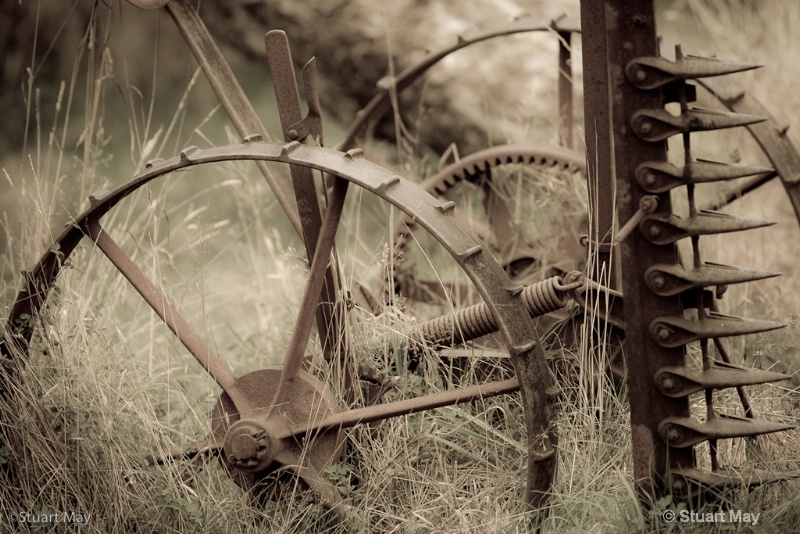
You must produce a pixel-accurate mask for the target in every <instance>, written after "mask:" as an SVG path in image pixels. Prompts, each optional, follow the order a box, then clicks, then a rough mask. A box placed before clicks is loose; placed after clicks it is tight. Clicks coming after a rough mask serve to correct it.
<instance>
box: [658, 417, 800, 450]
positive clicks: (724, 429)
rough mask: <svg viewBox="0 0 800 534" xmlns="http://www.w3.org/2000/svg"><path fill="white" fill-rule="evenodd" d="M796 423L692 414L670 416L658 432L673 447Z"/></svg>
mask: <svg viewBox="0 0 800 534" xmlns="http://www.w3.org/2000/svg"><path fill="white" fill-rule="evenodd" d="M791 428H792V425H785V424H782V423H771V422H769V421H758V420H753V419H746V418H741V417H732V416H729V415H727V416H726V415H718V416H717V417H714V418H713V419H709V420H707V421H705V422H700V421H697V420H696V419H692V418H691V417H668V418H667V419H664V420H663V421H661V423H659V425H658V433H659V434H660V435H661V439H663V440H664V441H666V442H667V443H669V445H670V447H677V448H684V447H691V446H693V445H696V444H698V443H700V442H701V441H709V440H713V439H726V438H737V437H751V436H758V435H759V434H769V433H772V432H781V431H782V430H789V429H791Z"/></svg>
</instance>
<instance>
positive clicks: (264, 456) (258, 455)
mask: <svg viewBox="0 0 800 534" xmlns="http://www.w3.org/2000/svg"><path fill="white" fill-rule="evenodd" d="M276 445H277V443H276V440H275V437H274V436H273V433H272V432H271V431H270V428H269V425H266V424H263V423H262V422H260V421H258V420H256V419H244V420H241V421H236V422H235V423H234V424H233V425H231V427H230V429H228V432H227V433H226V434H225V442H224V444H223V452H224V453H225V458H226V459H227V460H228V461H229V462H230V463H231V465H233V466H234V467H236V468H237V469H241V470H242V471H248V472H257V471H261V470H263V469H265V468H267V467H269V464H271V463H272V461H273V460H274V459H275V454H276V453H277V450H276Z"/></svg>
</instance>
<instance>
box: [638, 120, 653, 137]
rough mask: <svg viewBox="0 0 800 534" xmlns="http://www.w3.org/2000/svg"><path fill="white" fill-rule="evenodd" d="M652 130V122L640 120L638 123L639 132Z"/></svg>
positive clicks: (645, 132)
mask: <svg viewBox="0 0 800 534" xmlns="http://www.w3.org/2000/svg"><path fill="white" fill-rule="evenodd" d="M652 131H653V123H652V122H650V121H642V122H641V123H639V132H641V133H643V134H649V133H650V132H652Z"/></svg>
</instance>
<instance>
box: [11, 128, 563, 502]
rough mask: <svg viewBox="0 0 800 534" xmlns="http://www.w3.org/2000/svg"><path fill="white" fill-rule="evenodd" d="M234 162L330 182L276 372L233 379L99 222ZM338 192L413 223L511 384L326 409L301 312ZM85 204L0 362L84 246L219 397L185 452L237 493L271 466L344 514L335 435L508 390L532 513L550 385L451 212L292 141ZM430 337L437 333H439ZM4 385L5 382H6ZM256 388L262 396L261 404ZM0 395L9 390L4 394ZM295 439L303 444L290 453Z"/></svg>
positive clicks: (542, 497) (524, 329)
mask: <svg viewBox="0 0 800 534" xmlns="http://www.w3.org/2000/svg"><path fill="white" fill-rule="evenodd" d="M234 160H259V161H272V162H279V163H286V164H291V165H296V166H304V167H308V168H313V169H316V170H318V171H321V172H324V173H329V174H331V175H333V176H335V177H337V178H336V179H335V180H334V181H333V186H332V188H331V190H330V191H329V201H328V208H327V210H326V213H325V217H324V219H325V220H324V223H323V226H322V228H321V229H320V236H321V237H320V239H319V242H318V248H317V253H316V254H315V256H314V258H313V259H312V261H311V267H310V274H309V277H308V279H309V282H308V284H307V286H306V288H305V294H304V297H303V301H302V304H301V307H300V311H299V313H298V320H297V323H296V325H295V330H294V332H293V334H292V339H291V341H290V344H289V348H288V350H287V355H286V356H285V359H284V362H283V365H282V367H281V368H279V369H263V370H259V371H254V372H251V373H248V374H245V375H243V376H241V377H236V376H235V375H234V374H233V372H232V371H231V369H230V367H229V366H228V365H227V364H226V362H225V361H224V360H223V358H222V357H221V356H220V355H218V354H217V353H216V352H215V351H214V350H213V349H212V348H211V347H210V346H209V345H207V344H206V342H205V341H204V340H203V339H202V337H201V336H199V335H198V334H197V333H196V332H195V331H194V330H193V328H192V327H191V326H190V325H189V323H188V322H187V321H186V320H185V319H183V317H182V316H181V314H180V313H179V312H178V310H177V308H175V306H173V305H172V304H171V303H170V302H169V301H168V299H167V298H166V296H165V295H164V294H163V293H162V292H161V291H160V290H158V289H157V288H156V287H155V286H154V285H153V284H152V282H150V281H149V280H148V279H147V277H146V276H145V275H144V274H143V273H142V271H141V270H140V269H139V268H138V267H137V266H136V264H135V263H134V262H133V261H132V260H131V259H130V258H129V257H128V256H127V254H126V253H125V252H124V251H123V250H122V249H121V248H120V247H119V246H118V245H117V244H116V243H115V242H114V241H113V239H112V238H111V237H110V235H109V234H108V233H106V231H105V230H104V229H103V228H102V227H101V224H100V220H101V218H103V217H104V216H105V215H106V214H107V213H109V212H110V211H112V208H114V207H115V206H116V205H117V204H118V203H119V202H120V201H121V200H122V199H124V198H125V197H127V196H129V195H130V194H132V193H133V192H134V191H136V190H137V189H139V188H141V187H142V186H144V185H145V184H147V183H149V182H151V181H153V180H155V179H156V178H160V177H162V176H165V175H167V174H169V173H172V172H173V171H177V170H181V169H185V168H187V167H191V166H194V165H199V164H206V163H213V162H223V161H234ZM184 174H185V173H180V174H173V175H171V176H173V177H175V176H181V175H184ZM350 183H353V184H356V185H357V186H359V187H361V188H364V189H366V190H368V191H370V192H372V193H374V194H375V195H377V196H378V197H381V198H382V199H384V200H386V201H388V202H389V203H391V204H393V205H394V206H396V207H397V208H398V209H400V210H402V211H404V212H405V213H407V214H409V215H411V216H413V217H415V219H416V221H417V222H418V224H419V225H420V226H422V227H423V228H425V229H427V230H428V231H429V232H430V233H431V234H432V235H433V236H434V237H435V238H436V239H437V240H438V241H439V242H440V243H441V244H442V246H443V247H444V248H445V249H446V250H447V252H448V253H449V254H451V255H452V256H453V258H454V259H455V260H456V261H457V262H458V264H459V265H460V266H461V267H462V269H463V270H464V272H465V273H466V274H467V275H468V276H469V277H470V279H471V280H472V282H473V283H474V285H475V287H476V289H477V291H478V292H479V293H480V294H481V296H482V297H483V299H484V301H485V306H486V307H485V311H484V312H483V313H484V314H485V315H486V317H487V319H488V320H490V322H491V321H492V320H493V321H494V327H495V328H497V329H498V330H499V332H500V335H501V337H502V338H503V340H504V342H505V345H506V349H507V351H508V353H509V354H510V357H511V360H512V362H513V364H514V369H515V372H516V378H512V379H508V380H503V381H497V382H491V383H485V384H476V385H471V386H466V387H464V388H459V389H455V390H447V391H444V392H441V393H437V394H433V395H428V396H422V397H418V398H414V399H409V400H404V401H396V402H390V403H386V404H380V405H376V406H368V407H365V408H360V409H354V410H348V409H344V408H343V407H341V406H338V405H337V403H336V402H335V400H334V399H335V398H334V397H332V396H331V394H330V391H329V389H328V387H327V386H326V385H325V384H323V383H322V382H320V381H319V380H318V379H317V378H315V377H313V376H311V375H309V374H308V373H306V372H305V371H303V369H302V366H303V361H304V358H305V355H306V354H305V351H306V344H307V341H308V339H309V335H310V331H311V328H312V324H313V313H307V312H308V311H309V310H313V308H314V306H315V305H316V303H317V302H318V299H319V294H320V293H319V292H320V285H321V283H322V282H321V279H322V276H321V274H320V273H321V270H322V269H324V268H325V266H326V265H327V263H328V261H327V259H328V258H330V254H331V250H332V248H333V246H334V236H335V234H336V229H337V227H338V226H339V218H340V216H341V210H342V206H343V204H344V200H345V196H346V192H347V189H348V185H349V184H350ZM90 200H91V206H90V207H89V208H88V209H87V210H85V211H84V212H83V213H82V214H80V215H79V216H77V217H75V219H74V220H73V221H72V223H70V224H69V225H68V227H67V228H66V229H65V230H64V232H63V233H62V234H61V235H60V236H59V237H58V238H57V239H56V240H55V242H54V244H53V246H51V247H49V249H48V251H47V252H45V253H44V255H43V256H42V257H41V259H40V260H39V261H38V262H37V264H36V265H35V266H34V267H33V268H32V269H31V270H30V271H26V272H25V273H24V280H23V287H22V289H21V291H20V292H19V294H18V296H17V298H16V301H15V302H14V305H13V307H12V311H11V313H10V315H9V318H8V321H7V323H6V329H5V339H4V342H3V344H2V350H3V353H4V355H6V356H7V357H10V358H16V359H17V362H18V364H19V365H24V360H25V358H26V354H27V351H28V348H29V345H30V342H31V338H32V335H33V330H34V328H35V326H34V325H35V323H36V321H35V317H36V316H37V314H38V313H39V312H40V311H41V310H42V308H43V306H44V304H45V302H46V299H47V295H48V293H50V290H51V289H52V287H53V284H54V282H55V281H56V278H57V277H58V275H59V272H60V271H61V270H62V267H63V266H64V264H65V262H67V261H68V260H69V258H70V255H71V254H72V253H73V251H74V250H75V249H76V247H77V246H78V244H79V243H80V242H81V241H82V240H84V239H89V240H91V241H92V242H93V243H94V245H95V246H96V248H97V249H99V250H100V251H102V252H103V253H104V254H105V255H106V256H107V257H108V259H109V260H110V261H111V263H112V264H113V265H114V267H115V268H116V269H117V270H118V271H119V272H120V273H121V274H122V275H123V276H124V277H125V278H127V279H128V281H129V282H130V283H131V284H132V285H133V286H134V288H135V289H136V290H137V291H138V292H139V294H140V295H141V296H142V297H143V299H144V300H145V301H146V302H147V304H148V305H149V306H150V307H151V308H152V309H153V310H154V311H155V312H156V314H157V315H158V316H159V317H160V318H161V320H162V321H163V322H164V323H165V325H166V326H167V327H168V328H169V329H170V330H171V331H172V332H173V333H174V334H175V335H176V337H177V338H178V340H179V341H180V342H181V343H182V344H183V345H184V346H185V347H186V348H187V349H188V350H189V352H190V353H191V354H192V355H193V356H194V357H195V359H196V360H197V361H198V362H199V363H200V364H201V366H202V367H203V368H204V369H205V371H206V372H207V373H208V374H209V375H210V376H211V377H212V378H213V379H214V380H215V381H216V382H217V384H218V385H219V386H220V388H221V389H222V391H223V395H222V397H221V398H220V401H219V403H218V405H217V408H216V409H215V412H214V415H213V416H212V419H213V421H214V423H213V426H214V434H213V436H212V437H211V438H210V439H209V440H207V441H205V442H204V443H203V444H202V445H198V447H195V449H203V450H205V451H221V454H222V456H223V463H224V464H225V465H226V466H228V467H229V468H231V470H232V471H233V472H236V473H237V474H236V475H235V479H236V481H237V482H238V483H239V484H240V485H242V486H243V487H246V488H249V487H253V486H256V485H258V483H259V482H260V481H261V480H265V479H267V478H268V477H269V476H270V475H271V474H272V473H274V472H275V470H276V466H278V465H282V466H285V467H287V468H288V469H290V470H292V471H293V472H294V473H295V474H296V475H298V476H299V477H300V478H301V479H302V480H303V481H304V482H305V483H306V484H307V485H308V486H309V487H311V488H312V489H313V490H315V492H316V493H317V494H318V495H319V496H320V497H321V498H322V499H323V501H324V502H326V503H327V504H328V505H330V506H332V507H333V508H335V509H341V508H342V507H343V506H344V504H343V503H342V501H341V497H339V495H338V493H337V492H336V490H335V488H334V487H333V486H332V485H331V483H330V482H329V481H328V480H327V478H326V475H325V472H324V469H325V467H326V466H327V465H329V464H330V463H331V462H333V461H336V459H337V457H338V456H337V455H338V454H339V452H340V451H341V433H342V431H343V430H345V429H347V428H349V427H352V426H355V425H359V424H364V423H369V422H373V421H379V420H383V419H386V418H389V417H397V416H401V415H405V414H409V413H414V412H418V411H422V410H428V409H432V408H436V407H441V406H447V405H451V404H456V403H462V402H469V401H472V400H475V399H479V398H484V397H489V396H493V395H499V394H504V393H509V392H513V391H516V390H520V391H521V394H522V403H523V409H524V412H525V420H526V426H527V429H526V431H527V436H528V466H529V467H528V475H527V490H526V500H527V502H528V503H529V504H530V506H531V507H532V508H540V507H541V506H542V505H543V504H544V503H545V502H546V499H547V494H548V490H549V487H550V484H551V482H552V477H553V474H554V469H555V460H556V458H555V450H554V446H555V441H556V434H555V426H554V422H553V416H554V414H553V411H554V400H555V399H554V389H553V382H552V379H551V377H550V373H549V371H548V369H547V364H546V362H545V357H544V353H543V350H542V347H541V345H540V344H539V342H538V339H537V336H536V334H535V332H534V328H533V326H532V322H531V318H530V317H529V315H528V313H527V312H526V311H525V308H524V304H523V302H522V298H521V297H520V294H521V292H522V288H521V287H519V286H514V285H513V284H512V283H511V282H510V280H509V279H508V277H507V276H506V275H505V273H504V272H503V270H502V269H501V268H500V266H499V265H498V264H497V262H496V261H495V260H494V259H493V257H492V256H491V254H490V253H489V252H488V251H487V250H486V248H485V246H484V245H483V244H482V243H481V241H480V240H479V239H478V238H477V237H475V236H474V235H473V234H471V233H470V232H469V231H468V230H465V228H464V225H463V224H461V223H460V220H459V218H458V217H457V216H456V215H455V214H454V213H453V210H452V204H450V203H443V202H441V201H440V200H438V199H436V198H434V197H432V196H431V195H429V194H427V193H425V192H424V191H422V190H420V189H419V188H418V187H417V186H415V185H413V184H412V183H410V182H409V181H407V180H405V179H404V178H402V177H400V176H398V175H396V174H395V173H393V172H391V171H388V170H385V169H383V168H381V167H379V166H377V165H374V164H372V163H369V162H367V161H366V160H365V159H364V158H363V153H362V152H361V151H360V150H357V149H356V150H351V151H348V152H347V153H341V152H338V151H335V150H330V149H325V148H321V147H310V146H304V145H302V144H300V143H298V142H292V143H288V144H284V145H279V144H271V143H264V142H261V141H260V138H248V140H247V141H246V142H245V143H243V144H241V145H234V146H228V147H220V148H210V149H200V148H197V147H189V148H186V149H184V150H183V151H182V152H181V154H180V155H179V156H177V157H174V158H171V159H167V160H155V161H152V162H149V163H148V165H147V168H146V170H145V171H144V172H142V173H141V174H139V175H138V176H136V177H135V178H133V179H132V180H131V181H129V182H128V183H126V184H124V185H122V186H121V187H119V188H117V189H115V190H114V191H111V192H109V191H105V190H102V191H98V192H96V193H95V194H93V195H91V196H90ZM110 220H111V219H110ZM437 332H439V334H441V331H440V330H439V331H437ZM451 337H452V336H451ZM441 342H442V340H441V339H438V340H437V343H439V344H441ZM9 379H10V380H13V375H12V376H11V377H10V378H9ZM265 390H268V391H269V394H265V393H264V391H265ZM8 391H10V388H8V389H7V391H6V392H5V393H8ZM309 406H313V407H314V409H313V410H311V409H310V408H309ZM312 412H313V414H312ZM298 441H300V442H302V443H304V444H305V446H304V447H302V448H301V447H298V446H297V443H298ZM306 453H308V454H306Z"/></svg>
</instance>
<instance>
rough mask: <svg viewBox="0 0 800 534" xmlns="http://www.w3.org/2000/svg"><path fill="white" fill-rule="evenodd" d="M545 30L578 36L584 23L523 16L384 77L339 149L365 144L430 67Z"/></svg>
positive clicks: (461, 37) (460, 38) (464, 38)
mask: <svg viewBox="0 0 800 534" xmlns="http://www.w3.org/2000/svg"><path fill="white" fill-rule="evenodd" d="M541 31H552V32H554V33H557V34H570V33H576V32H579V31H580V24H579V21H578V20H577V19H574V18H571V17H559V18H556V19H553V20H552V21H551V22H550V23H549V24H542V23H541V22H540V21H538V20H532V19H530V18H524V17H523V18H519V19H515V20H513V21H511V22H510V23H505V24H501V25H499V26H497V27H493V28H488V29H484V30H479V31H476V32H474V33H472V34H464V35H459V36H458V38H457V39H456V42H455V43H454V44H452V45H450V46H447V47H445V48H443V49H441V50H437V51H435V52H432V53H430V54H429V55H427V56H426V57H425V58H423V59H422V60H421V61H420V62H419V63H416V64H414V65H412V66H410V67H408V68H407V69H405V70H404V71H403V72H401V73H400V74H398V75H397V76H395V77H394V79H389V78H384V79H383V80H381V81H380V82H379V83H378V93H377V94H376V95H375V96H374V97H373V98H372V100H371V101H370V102H369V103H368V104H367V105H366V106H365V107H364V108H363V109H362V110H360V111H359V112H358V115H357V116H356V119H355V121H353V123H352V124H351V125H350V127H349V128H348V130H347V133H346V134H345V137H344V139H343V140H342V141H341V142H340V143H339V144H338V145H337V146H336V148H337V149H339V150H349V149H350V148H353V147H355V146H358V145H361V144H362V143H363V142H364V140H365V139H366V138H368V137H369V136H370V135H371V134H372V129H373V128H374V127H375V125H376V123H377V122H378V121H379V120H380V119H381V118H382V117H383V116H384V115H385V114H386V113H387V112H388V111H389V110H390V109H391V95H392V94H393V93H395V94H397V93H400V92H402V91H403V90H404V89H406V88H408V87H409V86H411V85H412V84H413V83H414V82H415V81H417V80H418V79H419V78H420V76H422V75H423V74H424V73H425V72H426V71H427V70H428V69H429V68H431V67H432V66H433V65H435V64H436V63H438V62H439V61H441V60H442V59H444V58H445V57H447V56H448V55H450V54H452V53H453V52H455V51H457V50H460V49H462V48H465V47H467V46H469V45H472V44H475V43H479V42H481V41H486V40H487V39H493V38H495V37H502V36H504V35H513V34H516V33H527V32H541Z"/></svg>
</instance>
